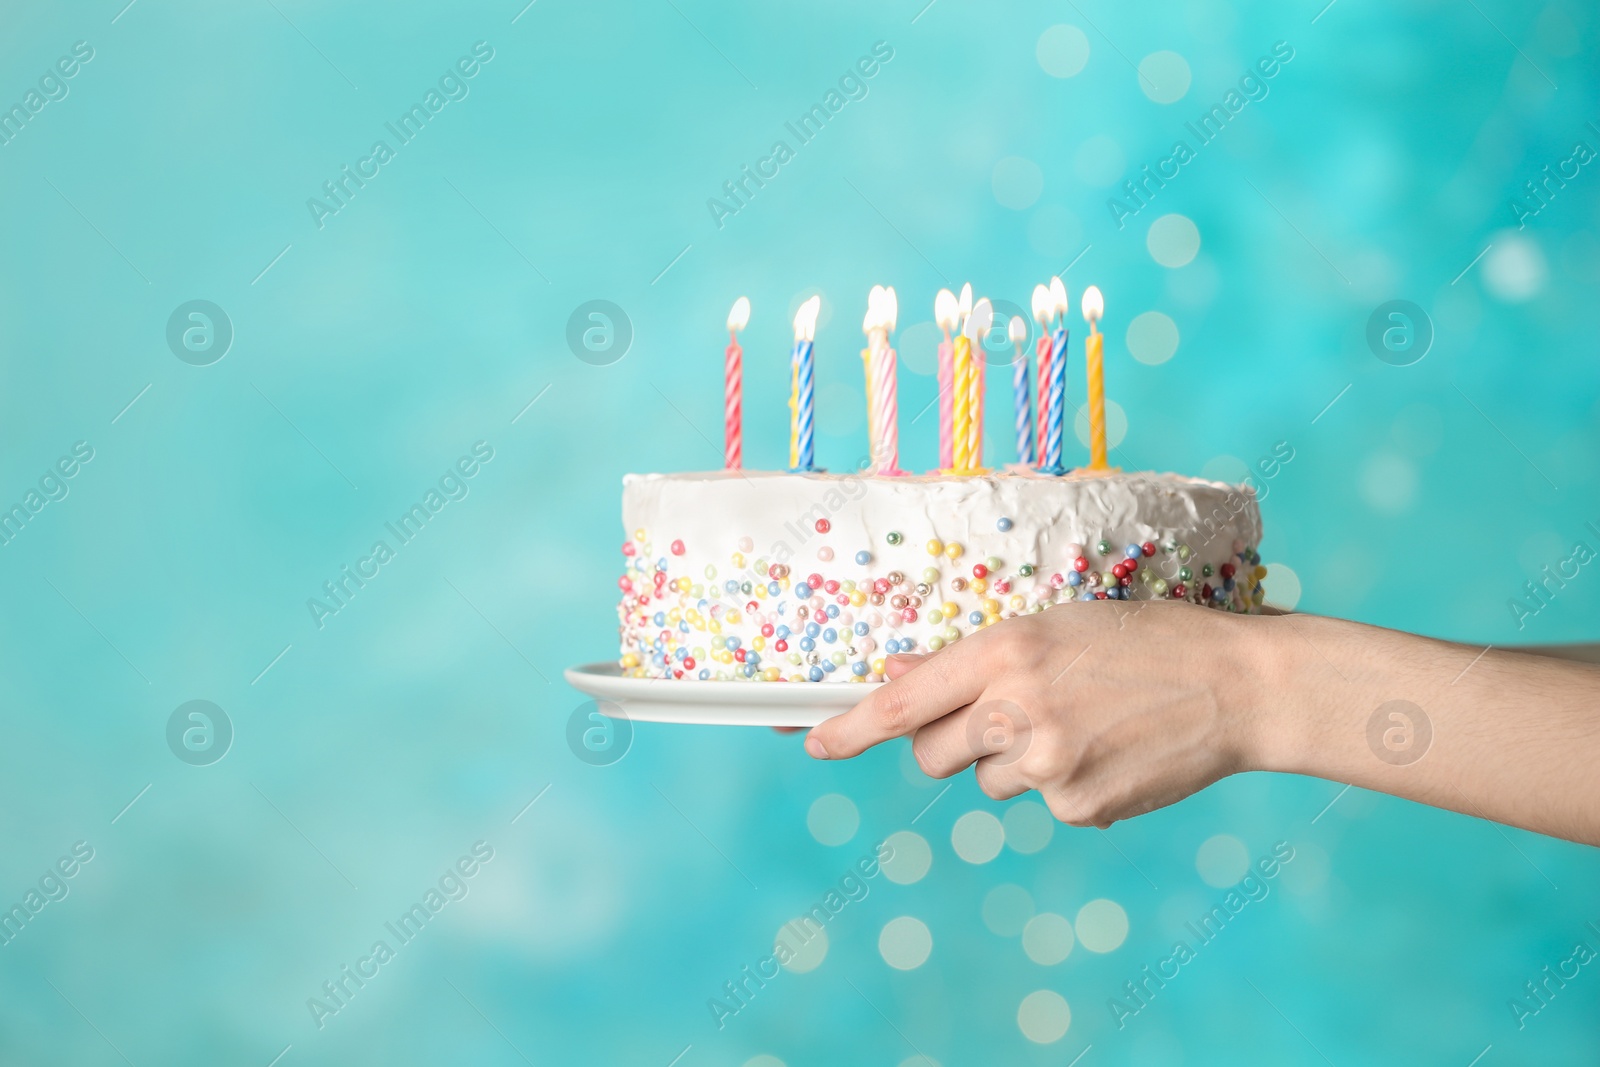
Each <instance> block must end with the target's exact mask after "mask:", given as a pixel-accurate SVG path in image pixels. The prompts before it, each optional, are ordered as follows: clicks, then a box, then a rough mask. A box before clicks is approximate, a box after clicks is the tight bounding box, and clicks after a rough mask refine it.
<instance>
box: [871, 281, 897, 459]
mask: <svg viewBox="0 0 1600 1067" xmlns="http://www.w3.org/2000/svg"><path fill="white" fill-rule="evenodd" d="M867 314H868V315H869V316H870V315H875V316H876V319H875V323H876V325H877V327H878V330H877V340H878V351H877V354H876V355H875V356H874V366H875V367H876V368H877V372H878V373H877V380H876V382H875V384H874V389H873V396H874V399H875V400H876V407H877V419H876V420H875V421H876V423H877V427H878V446H877V447H878V454H877V457H876V458H877V460H878V473H879V474H884V475H891V476H896V475H901V474H904V473H905V471H903V470H901V469H900V370H899V360H900V357H899V356H897V355H896V354H895V350H894V349H892V348H890V347H889V335H890V334H891V333H893V332H894V325H895V320H896V319H898V318H899V317H900V301H899V299H898V298H897V297H896V296H895V295H894V290H893V289H892V288H888V289H884V290H883V291H882V293H881V294H880V295H879V298H878V306H877V307H876V309H871V310H869V311H868V312H867Z"/></svg>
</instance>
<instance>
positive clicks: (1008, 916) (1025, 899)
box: [983, 882, 1033, 937]
mask: <svg viewBox="0 0 1600 1067" xmlns="http://www.w3.org/2000/svg"><path fill="white" fill-rule="evenodd" d="M1031 918H1033V896H1032V895H1031V894H1030V893H1029V892H1028V891H1027V890H1026V889H1024V888H1022V887H1021V886H1020V885H1012V884H1011V883H1010V882H1006V883H1004V884H1001V885H997V886H995V887H994V888H993V889H991V890H989V892H988V893H987V894H985V895H984V898H983V925H985V926H987V927H988V928H989V931H990V932H991V933H994V934H998V935H999V936H1001V937H1016V936H1017V935H1018V934H1020V933H1022V928H1023V927H1024V926H1026V925H1028V920H1029V919H1031Z"/></svg>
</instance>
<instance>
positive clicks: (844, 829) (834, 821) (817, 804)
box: [806, 793, 861, 845]
mask: <svg viewBox="0 0 1600 1067" xmlns="http://www.w3.org/2000/svg"><path fill="white" fill-rule="evenodd" d="M860 826H861V813H860V812H858V811H857V810H856V806H855V802H854V801H852V800H851V799H850V798H849V797H847V796H844V795H843V794H841V793H825V794H823V795H822V796H820V797H818V798H817V799H816V800H813V801H812V802H811V810H810V811H808V812H806V829H808V830H810V831H811V836H812V837H814V838H816V839H817V841H818V842H820V843H821V844H824V845H842V844H844V843H845V842H846V841H849V840H850V839H851V838H852V837H854V836H856V830H857V829H858V828H860Z"/></svg>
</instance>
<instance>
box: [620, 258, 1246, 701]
mask: <svg viewBox="0 0 1600 1067" xmlns="http://www.w3.org/2000/svg"><path fill="white" fill-rule="evenodd" d="M819 303H820V301H819V298H817V297H815V296H813V297H811V298H809V299H808V300H806V301H805V302H804V303H802V304H801V305H800V307H799V310H798V311H797V312H796V314H795V317H794V338H795V344H794V349H793V350H792V352H791V354H790V368H791V375H790V382H791V388H790V398H789V411H790V439H789V440H790V467H791V468H793V469H791V470H790V471H788V472H760V471H745V470H743V469H741V468H742V466H743V462H742V458H741V457H742V454H741V443H742V419H743V414H742V401H743V369H742V368H743V362H742V361H743V349H742V348H741V347H740V345H739V339H738V333H739V331H740V330H742V329H743V328H744V327H745V325H746V324H747V323H748V321H749V315H750V305H749V302H748V301H747V300H746V299H744V298H743V297H741V298H740V299H739V301H738V302H736V303H735V304H734V307H733V311H732V312H731V313H730V314H729V316H728V332H729V344H728V348H727V352H726V372H725V376H724V380H725V387H726V400H727V403H726V405H725V409H726V418H725V441H726V447H725V463H726V468H727V469H725V470H721V471H713V472H709V473H702V474H633V475H628V476H627V477H626V478H624V479H623V490H622V520H623V524H624V528H625V529H626V530H628V531H629V536H628V539H627V540H626V541H624V542H623V545H622V554H623V559H624V572H623V575H622V577H621V578H620V579H619V580H618V584H619V586H620V587H621V590H622V600H621V603H620V604H619V605H618V608H617V616H618V620H619V622H620V624H621V627H620V632H621V638H622V653H621V667H622V670H623V673H624V674H626V675H628V676H630V677H634V678H661V679H674V678H676V679H699V680H706V681H746V680H748V681H766V682H777V681H790V682H848V681H881V680H882V679H883V677H884V657H885V656H887V655H891V654H893V653H896V652H936V651H938V650H939V649H941V648H944V647H945V646H947V645H949V644H950V643H951V642H954V641H959V640H961V639H962V638H963V637H965V636H968V635H970V634H972V633H974V632H976V631H977V630H980V629H982V628H983V627H986V626H993V625H995V624H996V623H998V622H1001V621H1002V620H1004V619H1008V618H1013V617H1015V616H1018V615H1022V614H1025V613H1029V612H1037V611H1044V610H1045V609H1047V608H1049V607H1051V606H1052V605H1056V604H1064V603H1067V602H1069V601H1075V600H1077V601H1097V600H1146V601H1147V600H1158V599H1159V600H1183V601H1188V602H1190V603H1193V604H1199V605H1203V606H1205V607H1209V608H1216V609H1221V610H1227V611H1235V612H1249V611H1253V610H1255V609H1257V608H1258V607H1259V606H1260V605H1261V603H1262V601H1263V599H1264V597H1265V591H1264V589H1263V588H1262V585H1261V580H1262V578H1263V577H1265V575H1266V569H1265V568H1263V567H1262V566H1261V557H1260V555H1259V554H1258V553H1257V552H1256V545H1257V544H1258V543H1259V541H1260V539H1261V512H1260V509H1259V508H1258V507H1257V505H1256V498H1255V493H1254V491H1253V490H1251V489H1248V488H1236V487H1234V486H1230V485H1225V484H1222V483H1219V482H1209V481H1202V480H1199V479H1193V478H1183V477H1179V476H1177V475H1172V474H1152V473H1123V472H1121V471H1118V470H1115V469H1113V468H1112V467H1110V465H1109V463H1108V461H1107V439H1106V433H1105V407H1104V393H1103V348H1104V335H1103V334H1101V333H1100V332H1099V331H1098V329H1097V324H1098V322H1099V319H1100V317H1101V315H1102V314H1103V313H1104V301H1103V298H1102V297H1101V294H1100V291H1099V290H1098V289H1097V288H1094V287H1092V286H1091V287H1090V288H1088V289H1086V290H1085V291H1084V294H1083V313H1084V318H1085V319H1086V320H1087V321H1088V323H1089V336H1088V338H1087V339H1086V341H1085V346H1084V364H1085V370H1086V372H1087V377H1086V385H1087V393H1088V398H1087V404H1086V405H1085V406H1086V408H1087V412H1088V427H1089V438H1088V439H1089V465H1088V467H1087V468H1086V469H1084V470H1079V471H1069V470H1067V468H1066V465H1065V463H1064V461H1063V450H1062V437H1063V426H1064V422H1065V411H1066V404H1065V401H1066V387H1065V379H1066V365H1067V361H1068V358H1069V357H1068V353H1069V349H1068V344H1067V342H1068V337H1067V328H1066V321H1065V319H1066V311H1067V294H1066V288H1065V286H1064V285H1063V284H1062V282H1061V280H1060V279H1059V278H1052V279H1051V280H1050V284H1049V285H1048V286H1045V285H1040V286H1038V287H1036V288H1035V289H1034V294H1033V312H1034V319H1035V321H1036V322H1037V323H1038V326H1039V328H1040V336H1039V338H1038V340H1037V344H1036V345H1035V350H1036V354H1037V360H1038V370H1039V376H1038V381H1039V392H1038V403H1037V405H1035V404H1034V403H1033V398H1032V388H1031V386H1030V371H1031V369H1032V368H1031V362H1032V361H1031V360H1030V358H1029V354H1028V333H1029V329H1028V326H1027V323H1026V321H1025V320H1023V319H1022V318H1021V317H1020V316H1019V317H1014V318H1012V319H1011V320H1010V321H1009V322H1005V323H998V328H999V330H1000V331H1001V334H1002V337H1003V338H1004V339H1009V341H1010V342H1011V343H1012V344H1013V345H1015V347H1016V355H1015V356H1014V357H1013V359H1012V371H1013V375H1012V394H1011V399H1012V402H1013V414H1014V416H1015V430H1016V452H1017V460H1018V462H1017V463H1015V464H1012V465H1009V466H1007V467H1005V468H1004V469H1002V470H999V471H994V470H990V469H988V468H986V467H985V465H984V459H983V449H984V434H983V428H984V417H983V411H984V388H985V378H986V374H985V371H986V369H987V366H988V357H987V355H986V352H987V351H988V350H989V345H990V339H991V337H992V331H993V329H994V328H995V326H996V325H997V323H996V319H995V317H994V314H993V310H992V306H991V304H990V302H989V301H988V300H986V299H984V300H978V301H976V302H974V301H973V299H972V291H971V287H970V286H969V287H965V288H963V290H962V293H961V296H960V297H959V298H958V297H956V296H955V294H953V293H951V292H950V291H949V290H942V291H941V292H940V293H939V295H938V297H937V298H936V300H935V301H934V316H935V321H936V323H937V324H938V326H939V327H940V328H941V329H942V330H943V331H944V335H945V342H944V343H943V344H942V345H940V346H939V383H940V389H939V401H940V416H939V424H940V425H939V470H938V472H937V473H931V474H922V475H917V474H911V473H908V472H907V471H904V470H901V469H900V466H899V445H898V441H899V433H898V414H897V408H896V400H897V394H898V384H897V379H896V365H897V356H896V354H895V351H894V349H893V348H892V347H890V344H889V337H890V334H891V333H892V332H893V330H894V325H895V319H896V315H897V313H898V302H897V299H896V297H895V293H894V290H893V289H886V288H883V287H881V286H880V287H874V289H873V290H872V292H871V294H869V296H868V298H867V316H866V319H865V321H864V322H863V324H862V329H863V332H864V333H865V334H866V335H867V349H866V350H865V351H863V352H862V359H863V361H864V366H865V369H866V372H867V377H866V384H867V390H866V399H867V403H868V412H869V418H868V436H869V438H870V443H871V446H872V447H871V453H872V456H873V460H872V462H871V463H870V464H867V465H865V467H864V469H862V470H858V471H852V472H850V473H845V474H829V473H826V472H824V471H820V470H817V469H816V463H815V452H814V438H813V425H814V418H815V403H816V400H815V352H814V347H813V341H814V338H815V332H816V323H817V316H818V309H819ZM953 330H954V331H956V335H955V336H954V337H952V331H953ZM1035 455H1037V463H1035V459H1034V457H1035Z"/></svg>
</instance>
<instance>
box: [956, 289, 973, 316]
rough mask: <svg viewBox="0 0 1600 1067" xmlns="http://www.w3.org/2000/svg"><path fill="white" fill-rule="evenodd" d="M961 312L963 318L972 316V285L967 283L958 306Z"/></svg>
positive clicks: (962, 290)
mask: <svg viewBox="0 0 1600 1067" xmlns="http://www.w3.org/2000/svg"><path fill="white" fill-rule="evenodd" d="M956 306H957V307H958V308H959V309H960V311H961V317H962V318H966V317H967V316H968V315H970V314H972V283H971V282H967V283H966V284H965V285H963V286H962V287H961V299H960V301H959V302H958V303H957V304H956Z"/></svg>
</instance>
